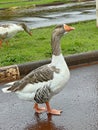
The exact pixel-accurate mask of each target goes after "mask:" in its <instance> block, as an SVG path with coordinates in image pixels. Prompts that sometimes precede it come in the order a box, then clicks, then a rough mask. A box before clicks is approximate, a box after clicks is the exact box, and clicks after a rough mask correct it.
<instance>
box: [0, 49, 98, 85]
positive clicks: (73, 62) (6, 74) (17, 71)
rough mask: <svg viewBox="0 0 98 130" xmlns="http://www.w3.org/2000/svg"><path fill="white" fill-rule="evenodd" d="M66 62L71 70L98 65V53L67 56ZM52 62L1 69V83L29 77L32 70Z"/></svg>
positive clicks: (39, 62)
mask: <svg viewBox="0 0 98 130" xmlns="http://www.w3.org/2000/svg"><path fill="white" fill-rule="evenodd" d="M65 60H66V62H67V64H68V66H69V68H70V69H72V68H75V67H80V66H84V65H89V64H96V63H98V51H93V52H86V53H80V54H74V55H70V56H66V57H65ZM50 62H51V60H44V61H38V62H29V63H25V64H18V65H11V66H5V67H1V68H0V83H4V82H10V81H15V80H18V79H20V78H22V77H24V76H25V75H27V74H28V73H29V72H31V71H32V70H34V69H36V68H37V67H40V66H42V65H45V64H48V63H50Z"/></svg>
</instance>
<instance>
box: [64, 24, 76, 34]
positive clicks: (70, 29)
mask: <svg viewBox="0 0 98 130" xmlns="http://www.w3.org/2000/svg"><path fill="white" fill-rule="evenodd" d="M64 30H65V31H66V32H70V31H72V30H75V28H74V27H71V26H68V25H66V24H64Z"/></svg>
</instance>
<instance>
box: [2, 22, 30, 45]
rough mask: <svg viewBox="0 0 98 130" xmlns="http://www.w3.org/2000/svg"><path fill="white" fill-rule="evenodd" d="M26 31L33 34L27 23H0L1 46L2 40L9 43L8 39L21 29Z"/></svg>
mask: <svg viewBox="0 0 98 130" xmlns="http://www.w3.org/2000/svg"><path fill="white" fill-rule="evenodd" d="M23 30H24V31H25V32H27V33H28V34H29V35H32V33H31V31H30V29H29V28H28V27H27V25H26V24H25V23H20V24H13V23H10V24H2V25H0V47H1V46H2V42H6V44H7V45H8V40H9V39H10V38H12V37H14V36H15V34H16V33H18V32H19V31H23Z"/></svg>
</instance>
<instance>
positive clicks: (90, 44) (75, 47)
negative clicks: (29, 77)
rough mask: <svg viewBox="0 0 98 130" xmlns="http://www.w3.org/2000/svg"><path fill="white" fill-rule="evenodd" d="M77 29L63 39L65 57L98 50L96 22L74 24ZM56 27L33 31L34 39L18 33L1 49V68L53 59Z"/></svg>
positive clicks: (62, 45) (23, 33)
mask: <svg viewBox="0 0 98 130" xmlns="http://www.w3.org/2000/svg"><path fill="white" fill-rule="evenodd" d="M72 26H74V27H75V28H76V29H75V30H74V31H72V32H70V33H69V34H66V36H63V38H62V39H61V43H62V44H61V47H62V52H63V55H64V56H66V55H70V54H76V53H81V52H88V51H93V50H98V28H96V23H95V21H89V22H85V23H83V22H79V23H77V24H72ZM53 29H54V26H51V27H46V28H39V29H34V30H32V33H33V35H32V37H30V36H28V34H26V33H25V32H20V33H18V34H17V35H16V36H15V37H14V38H12V39H11V40H10V41H9V46H8V47H7V46H6V44H5V43H3V46H2V48H1V49H0V66H7V65H12V64H19V63H25V62H32V61H37V60H45V59H49V58H51V46H50V40H51V33H52V31H53Z"/></svg>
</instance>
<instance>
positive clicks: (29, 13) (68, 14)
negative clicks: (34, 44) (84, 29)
mask: <svg viewBox="0 0 98 130" xmlns="http://www.w3.org/2000/svg"><path fill="white" fill-rule="evenodd" d="M93 19H96V6H95V1H94V0H93V1H88V2H78V3H76V2H75V3H70V4H61V5H55V6H53V5H51V6H42V7H40V6H39V7H35V8H34V7H33V8H32V7H31V8H27V9H19V10H16V11H15V10H1V11H0V24H4V23H20V22H25V23H26V24H27V25H28V26H29V27H30V28H38V27H46V26H50V25H55V24H62V23H72V22H78V21H85V20H93Z"/></svg>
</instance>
